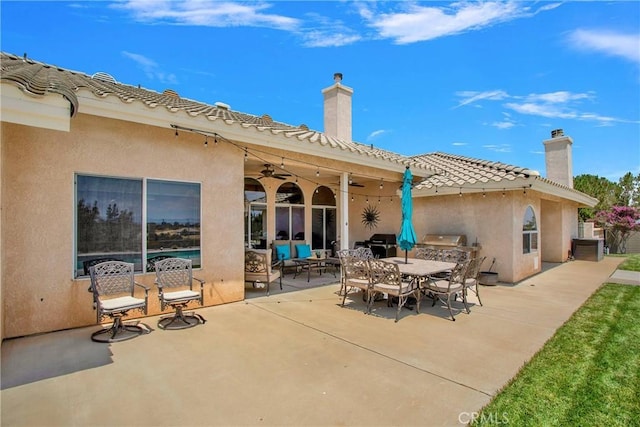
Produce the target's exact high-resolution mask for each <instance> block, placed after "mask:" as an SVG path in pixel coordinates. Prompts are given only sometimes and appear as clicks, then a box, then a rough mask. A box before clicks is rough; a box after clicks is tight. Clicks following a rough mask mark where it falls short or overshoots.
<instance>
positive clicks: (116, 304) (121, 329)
mask: <svg viewBox="0 0 640 427" xmlns="http://www.w3.org/2000/svg"><path fill="white" fill-rule="evenodd" d="M133 271H134V265H133V264H132V263H127V262H122V261H105V262H101V263H98V264H95V265H92V266H91V267H90V268H89V276H90V277H91V287H90V288H89V290H90V291H91V292H92V293H93V308H94V309H95V310H96V311H97V318H98V320H97V321H98V323H100V322H101V321H102V319H103V318H105V317H109V318H111V320H112V321H113V324H112V325H111V328H109V329H105V328H103V329H100V330H99V331H96V332H94V333H93V334H91V340H92V341H96V342H108V343H110V342H117V341H124V340H128V339H131V338H134V337H137V336H138V335H140V334H142V333H145V332H147V330H146V329H145V328H143V327H141V326H140V325H138V324H135V325H131V324H125V323H124V322H123V320H122V319H123V318H124V317H125V316H126V315H127V314H128V312H129V311H131V310H139V311H141V312H142V313H143V314H147V302H148V299H149V298H148V297H149V288H147V287H146V286H143V285H141V284H139V283H137V282H136V281H135V280H134V273H133ZM136 286H137V287H140V288H141V289H143V290H144V298H139V297H136V293H135V289H136Z"/></svg>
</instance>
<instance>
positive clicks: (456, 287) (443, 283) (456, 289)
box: [422, 261, 469, 321]
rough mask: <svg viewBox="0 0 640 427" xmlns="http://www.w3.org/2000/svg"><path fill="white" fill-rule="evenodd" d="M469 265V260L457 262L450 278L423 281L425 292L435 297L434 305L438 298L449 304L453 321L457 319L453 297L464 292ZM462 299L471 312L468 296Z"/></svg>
mask: <svg viewBox="0 0 640 427" xmlns="http://www.w3.org/2000/svg"><path fill="white" fill-rule="evenodd" d="M468 266H469V261H463V262H459V263H457V264H456V266H455V267H454V268H453V270H451V273H450V274H449V278H447V279H439V278H429V279H427V280H425V281H423V282H422V288H423V289H422V290H423V292H424V293H428V294H430V295H431V297H432V298H433V304H432V306H435V305H436V302H437V301H438V300H440V301H442V302H444V303H445V304H447V308H448V309H449V314H451V320H453V321H455V320H456V318H455V316H454V315H453V311H452V310H451V298H452V297H455V295H457V294H458V293H463V292H464V286H465V277H466V272H467V268H468ZM463 295H464V293H463ZM462 301H463V303H464V307H465V309H466V310H467V313H469V307H468V305H467V300H466V298H463V300H462Z"/></svg>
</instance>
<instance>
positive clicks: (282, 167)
mask: <svg viewBox="0 0 640 427" xmlns="http://www.w3.org/2000/svg"><path fill="white" fill-rule="evenodd" d="M280 169H284V157H283V158H282V161H281V162H280Z"/></svg>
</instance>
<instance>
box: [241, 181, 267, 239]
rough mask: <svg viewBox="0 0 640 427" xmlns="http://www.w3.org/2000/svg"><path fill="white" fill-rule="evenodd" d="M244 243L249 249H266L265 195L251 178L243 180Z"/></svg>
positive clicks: (258, 184) (260, 185)
mask: <svg viewBox="0 0 640 427" xmlns="http://www.w3.org/2000/svg"><path fill="white" fill-rule="evenodd" d="M244 242H245V245H246V246H247V247H249V248H256V249H266V248H267V193H266V192H265V191H264V187H263V186H262V184H260V182H258V180H256V179H253V178H245V179H244Z"/></svg>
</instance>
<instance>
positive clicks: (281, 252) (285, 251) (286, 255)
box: [276, 245, 291, 260]
mask: <svg viewBox="0 0 640 427" xmlns="http://www.w3.org/2000/svg"><path fill="white" fill-rule="evenodd" d="M276 255H277V256H278V259H279V260H283V259H290V258H291V249H290V248H289V245H279V246H276Z"/></svg>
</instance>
